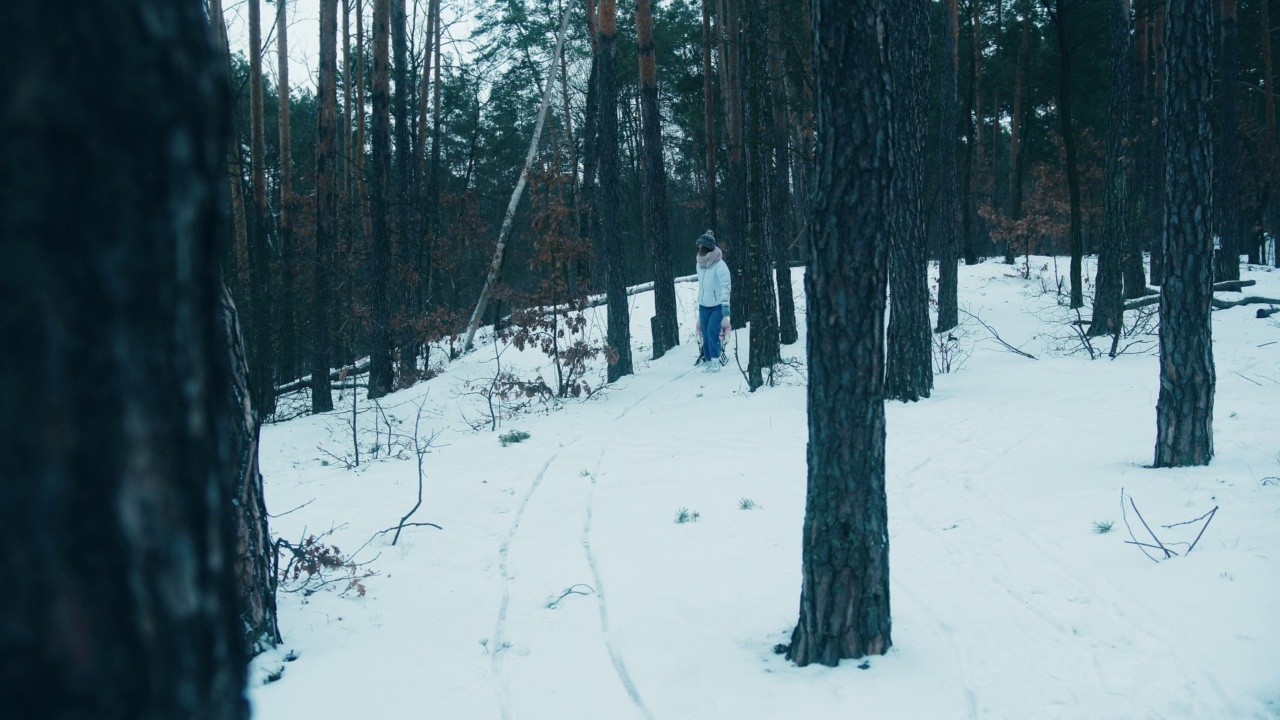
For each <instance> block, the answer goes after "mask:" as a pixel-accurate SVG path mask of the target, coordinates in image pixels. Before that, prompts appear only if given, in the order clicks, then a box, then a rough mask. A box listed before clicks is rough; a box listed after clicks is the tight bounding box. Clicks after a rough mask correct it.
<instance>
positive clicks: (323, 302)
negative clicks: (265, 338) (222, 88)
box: [311, 0, 338, 413]
mask: <svg viewBox="0 0 1280 720" xmlns="http://www.w3.org/2000/svg"><path fill="white" fill-rule="evenodd" d="M336 13H337V6H336V2H335V0H321V1H320V87H319V93H320V97H319V101H320V114H319V118H318V122H317V125H316V143H317V149H316V150H317V151H316V249H315V258H314V264H315V267H314V272H313V276H314V278H315V279H314V280H313V282H314V288H313V291H312V297H311V412H313V413H322V412H329V411H330V410H332V409H333V393H332V390H331V388H330V385H329V368H330V366H331V365H332V364H333V363H332V362H331V359H332V358H331V345H332V335H333V324H332V320H331V318H330V315H331V307H332V305H333V297H332V290H331V289H330V280H329V274H330V269H331V267H332V265H333V247H334V245H335V244H336V240H337V228H338V188H337V185H338V183H337V178H336V177H335V173H336V167H335V164H336V160H337V158H336V157H335V155H334V147H333V146H334V139H335V135H336V134H337V127H336V125H337V122H338V119H337V111H336V108H335V107H334V105H335V104H336V103H337V101H338V99H337V94H338V93H337V74H338V72H337V64H338V58H337V55H338V50H337V47H336V44H335V41H334V35H335V33H336V31H337V18H336V17H335V14H336Z"/></svg>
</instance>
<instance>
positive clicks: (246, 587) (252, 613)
mask: <svg viewBox="0 0 1280 720" xmlns="http://www.w3.org/2000/svg"><path fill="white" fill-rule="evenodd" d="M219 289H220V293H219V310H220V313H219V316H220V320H221V321H222V322H221V325H222V336H223V352H224V353H225V354H226V356H227V358H228V361H229V367H230V370H231V382H230V383H229V384H228V388H227V394H228V408H229V410H230V412H229V413H228V419H229V420H230V425H231V430H232V432H231V458H232V460H233V465H232V472H233V473H234V478H235V479H234V483H233V485H232V489H231V498H232V499H231V501H230V502H229V503H228V506H229V507H230V508H231V513H232V526H233V527H234V528H235V543H236V554H235V561H236V566H235V567H236V571H235V574H236V586H237V589H238V590H239V595H240V602H239V608H240V622H241V627H242V628H243V634H244V644H243V647H244V649H245V650H246V651H247V653H248V654H247V655H246V659H247V658H248V657H251V656H253V655H257V654H258V653H260V652H263V651H266V650H269V649H271V648H273V647H275V646H276V645H279V644H280V627H279V623H278V620H279V616H278V615H277V613H276V577H275V554H276V548H275V545H274V544H273V543H272V542H271V532H270V530H269V529H268V527H267V506H266V498H265V495H264V490H263V484H262V473H261V472H260V471H259V470H258V448H259V446H260V442H259V437H260V431H261V429H262V423H261V422H260V420H259V419H258V413H257V412H256V410H255V409H254V407H253V398H252V392H251V391H250V384H249V363H248V361H247V360H246V359H245V354H244V340H243V338H242V337H241V334H240V316H239V313H238V312H237V311H236V305H235V302H234V301H233V300H232V299H231V293H230V292H229V291H228V290H227V287H226V285H222V286H221V287H220V288H219Z"/></svg>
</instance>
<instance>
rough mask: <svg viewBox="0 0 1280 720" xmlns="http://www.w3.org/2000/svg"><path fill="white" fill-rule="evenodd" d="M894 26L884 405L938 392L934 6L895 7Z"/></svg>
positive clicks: (910, 2)
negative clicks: (931, 213)
mask: <svg viewBox="0 0 1280 720" xmlns="http://www.w3.org/2000/svg"><path fill="white" fill-rule="evenodd" d="M891 10H892V11H893V15H894V18H895V20H896V21H895V22H893V23H891V24H890V25H889V59H890V60H891V68H892V70H893V84H894V88H895V92H894V97H893V99H894V105H893V124H894V141H895V144H894V171H895V172H894V174H893V207H892V210H891V215H890V219H889V231H890V255H889V287H890V288H891V289H892V292H891V293H890V295H889V302H890V308H889V340H888V342H889V350H888V355H887V358H886V360H885V381H884V385H885V387H884V393H885V397H887V398H892V399H894V400H903V401H912V402H914V401H916V400H919V399H920V398H927V397H929V393H930V392H931V391H932V389H933V350H932V339H931V337H930V333H929V254H928V246H927V243H926V236H925V222H924V148H925V135H926V128H925V125H924V123H921V122H920V118H922V117H926V116H927V115H928V111H929V96H928V93H929V4H928V3H927V2H926V0H895V1H894V2H893V3H892V5H891Z"/></svg>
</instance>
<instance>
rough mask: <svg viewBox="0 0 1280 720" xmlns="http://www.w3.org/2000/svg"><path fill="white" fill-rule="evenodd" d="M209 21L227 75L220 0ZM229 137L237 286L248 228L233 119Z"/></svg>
mask: <svg viewBox="0 0 1280 720" xmlns="http://www.w3.org/2000/svg"><path fill="white" fill-rule="evenodd" d="M209 24H210V25H211V26H212V29H213V34H214V45H215V48H216V49H217V50H218V51H219V53H220V54H221V55H222V65H223V69H224V71H225V72H226V74H227V77H231V46H230V45H229V44H228V42H227V22H226V17H225V15H224V13H223V11H222V0H209ZM231 125H232V127H231V137H230V138H229V141H228V143H227V178H228V180H229V182H228V183H227V184H228V185H229V186H230V188H231V215H232V245H231V248H230V254H231V256H232V257H233V260H232V262H231V263H230V266H229V267H228V268H226V269H225V272H226V274H228V275H230V276H231V279H230V282H231V283H232V284H233V285H234V286H235V287H236V288H237V289H243V288H246V287H248V285H247V284H246V276H247V275H248V260H249V228H248V221H247V219H246V217H245V202H244V166H243V163H242V161H241V157H240V138H239V136H238V135H237V131H236V128H235V120H234V118H233V119H232V123H231Z"/></svg>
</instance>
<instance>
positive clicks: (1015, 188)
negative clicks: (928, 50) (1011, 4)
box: [1004, 0, 1031, 265]
mask: <svg viewBox="0 0 1280 720" xmlns="http://www.w3.org/2000/svg"><path fill="white" fill-rule="evenodd" d="M1019 14H1020V15H1021V16H1022V33H1021V38H1020V39H1019V41H1018V61H1017V66H1016V69H1015V71H1014V81H1013V116H1012V117H1011V118H1010V119H1009V217H1010V218H1012V219H1014V220H1018V219H1020V218H1021V217H1022V173H1021V168H1022V136H1023V129H1024V128H1025V126H1026V121H1025V116H1024V114H1023V111H1022V100H1023V95H1024V94H1025V90H1024V86H1025V84H1026V76H1027V55H1028V53H1029V51H1030V36H1031V13H1030V12H1028V8H1027V4H1026V2H1025V0H1023V2H1021V3H1020V4H1019ZM1013 256H1014V247H1013V243H1012V242H1010V243H1009V244H1008V245H1007V246H1006V247H1005V255H1004V258H1005V262H1007V263H1009V264H1011V265H1012V264H1013Z"/></svg>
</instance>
